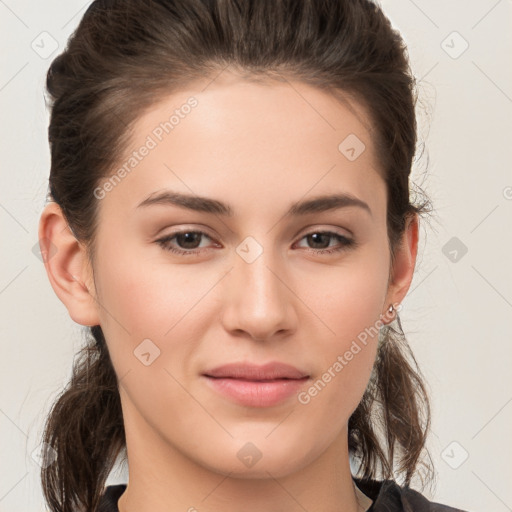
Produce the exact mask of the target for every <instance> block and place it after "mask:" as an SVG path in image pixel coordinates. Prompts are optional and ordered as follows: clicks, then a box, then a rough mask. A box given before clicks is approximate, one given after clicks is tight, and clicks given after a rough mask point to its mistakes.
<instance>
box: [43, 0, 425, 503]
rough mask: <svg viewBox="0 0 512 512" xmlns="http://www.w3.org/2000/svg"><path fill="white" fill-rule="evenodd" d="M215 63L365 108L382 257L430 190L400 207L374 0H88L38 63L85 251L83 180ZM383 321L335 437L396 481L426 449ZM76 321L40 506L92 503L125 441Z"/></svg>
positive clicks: (99, 356)
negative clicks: (69, 30)
mask: <svg viewBox="0 0 512 512" xmlns="http://www.w3.org/2000/svg"><path fill="white" fill-rule="evenodd" d="M227 66H230V68H231V69H236V70H237V71H238V72H239V73H240V75H241V76H244V77H245V78H247V79H255V80H256V79H258V78H267V79H272V78H273V79H281V80H282V79H283V77H286V78H287V79H289V78H291V79H295V80H300V81H302V82H304V83H308V84H310V85H313V86H316V87H319V88H322V89H324V90H328V91H331V92H332V93H333V94H339V93H342V94H346V95H348V96H352V97H353V98H356V99H358V100H359V101H360V104H362V105H363V106H364V107H365V108H366V109H367V111H368V112H369V114H370V117H371V120H372V126H373V130H372V133H373V139H374V140H373V142H374V144H375V145H376V148H377V150H378V155H379V161H380V162H381V170H380V171H379V172H382V175H383V177H384V179H385V182H386V187H387V204H388V209H387V226H388V238H389V247H390V252H391V257H392V258H393V255H394V254H395V250H396V248H397V244H399V242H400V240H401V237H402V235H403V234H404V230H405V226H406V221H407V220H408V218H410V217H411V216H415V215H417V214H422V213H428V212H429V211H430V210H429V208H430V202H429V200H428V199H427V200H425V201H424V202H423V203H422V204H420V205H415V204H413V203H412V202H411V200H410V197H409V175H410V172H411V167H412V160H413V157H414V154H415V151H416V139H417V133H416V130H417V126H416V117H415V105H416V102H417V96H416V90H415V85H416V84H415V79H414V77H413V75H412V73H411V71H410V67H409V62H408V55H407V50H406V47H405V44H404V42H403V40H402V38H401V37H400V35H399V33H398V31H396V30H394V29H393V28H392V26H391V24H390V22H389V20H388V19H387V18H386V17H385V15H384V14H383V12H382V11H381V9H380V7H379V6H378V5H376V4H375V3H373V2H371V1H369V0H357V1H356V0H259V1H258V2H252V1H249V0H208V1H207V0H186V1H185V0H181V1H180V0H110V1H108V0H105V1H101V0H96V1H95V2H93V3H92V5H91V6H90V7H89V9H88V10H87V12H86V13H85V14H84V16H83V18H82V20H81V22H80V24H79V26H78V28H77V29H76V30H75V32H74V33H73V34H72V36H71V37H70V39H69V41H68V44H67V47H66V49H65V51H64V52H63V53H61V54H60V55H58V56H57V57H56V58H55V59H54V61H53V62H52V63H51V66H50V68H49V70H48V75H47V82H46V86H47V90H48V92H49V95H50V100H51V102H50V103H51V117H50V125H49V130H48V133H49V141H50V147H51V171H50V179H49V194H50V198H51V199H52V200H54V201H55V202H57V203H58V205H59V206H60V208H61V209H62V211H63V214H64V215H65V217H66V220H67V222H68V224H69V226H70V228H71V229H72V231H73V233H74V235H75V236H76V238H77V240H78V241H79V242H80V243H83V244H84V246H85V247H86V248H87V250H88V254H89V256H90V259H91V261H92V262H93V261H94V259H93V258H94V234H95V231H96V222H97V209H98V200H97V198H96V197H95V195H94V193H93V191H94V189H95V187H97V186H98V183H99V182H100V181H101V180H102V179H103V178H105V177H106V176H108V175H109V173H111V172H112V170H113V169H115V166H116V164H118V162H119V161H120V158H121V156H122V153H123V151H124V150H125V149H126V147H127V144H128V141H129V138H130V134H131V129H132V126H133V123H134V122H135V121H136V120H137V118H138V117H139V116H140V115H141V114H142V113H143V112H144V110H145V109H147V108H148V107H150V106H151V105H152V104H154V103H155V102H156V101H158V100H160V99H163V98H165V97H166V96H167V95H169V94H171V93H172V92H173V91H178V90H179V89H180V88H182V87H184V86H186V85H187V84H190V83H191V82H192V81H194V80H197V79H204V78H205V77H212V79H213V78H214V77H215V76H216V75H218V74H219V73H220V72H221V71H222V70H223V69H225V68H226V67H227ZM392 261H394V260H393V259H392ZM393 323H395V322H392V324H389V325H385V326H384V327H383V328H382V331H381V339H380V343H379V347H378V352H377V359H376V362H375V365H374V368H373V373H372V376H371V378H370V382H369V383H368V386H367V389H366V391H365V394H364V396H363V398H362V400H361V402H360V404H359V406H358V407H357V409H356V410H355V411H354V413H353V414H352V416H351V417H350V419H349V424H348V427H349V449H350V452H351V455H352V456H354V457H355V458H356V459H358V460H359V462H360V466H359V468H358V475H361V476H362V478H365V479H367V478H373V479H377V478H378V477H381V478H386V479H387V478H389V479H395V475H402V474H404V475H405V478H404V483H405V485H407V486H408V485H409V483H410V480H411V478H412V476H413V475H414V474H416V473H417V469H416V468H417V466H418V464H419V463H420V462H421V457H420V455H421V454H422V452H423V451H424V450H425V451H426V453H427V455H428V451H427V450H426V446H425V443H426V438H427V433H428V430H429V428H430V404H429V399H428V393H427V391H426V387H425V384H424V382H423V378H422V376H421V372H420V370H419V368H418V366H417V363H416V360H415V359H414V356H413V355H412V352H411V351H410V349H409V346H408V344H407V341H406V339H405V335H404V333H403V329H402V326H401V323H400V318H399V317H398V316H397V318H396V323H397V325H398V329H396V328H395V327H393ZM89 330H90V331H88V332H90V336H89V338H88V340H87V343H86V345H85V346H84V347H83V348H82V350H81V351H80V352H79V354H78V357H77V358H76V359H75V362H74V365H73V374H72V378H71V381H70V383H69V385H68V386H67V387H66V389H65V390H64V391H63V392H62V394H61V395H60V396H59V397H58V399H57V400H56V402H55V403H54V405H53V407H52V409H51V411H50V413H49V416H48V419H47V422H46V425H45V431H44V435H43V440H44V441H45V442H46V443H47V445H45V446H46V447H47V448H46V450H45V451H44V453H43V469H42V473H41V478H42V485H43V491H44V496H45V499H46V501H47V502H48V504H49V506H50V510H51V511H52V512H57V511H59V512H71V511H76V510H87V511H94V510H96V508H97V506H98V503H99V499H100V496H101V494H102V492H103V489H104V485H105V482H106V479H107V477H108V475H109V473H110V471H111V469H112V468H113V466H114V464H115V462H116V460H117V457H118V456H119V455H120V454H121V452H122V450H123V449H124V448H125V436H124V427H123V419H122V411H121V404H120V398H119V392H118V381H117V376H116V374H115V371H114V368H113V366H112V364H111V361H110V357H109V353H108V350H107V345H106V343H105V339H104V336H103V332H102V330H101V327H100V326H94V327H92V328H89ZM377 427H379V428H380V429H381V430H382V432H381V433H380V432H379V431H378V430H377ZM50 448H51V449H52V450H55V452H53V451H52V450H51V449H50ZM52 454H54V455H56V460H55V462H54V463H50V462H51V460H52ZM395 458H397V459H398V461H397V463H395ZM429 458H430V456H429ZM422 464H423V463H422ZM424 467H425V468H426V469H427V470H428V471H430V472H431V471H432V468H431V466H430V465H429V464H424ZM422 481H423V480H422Z"/></svg>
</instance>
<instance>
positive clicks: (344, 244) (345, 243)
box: [155, 230, 358, 256]
mask: <svg viewBox="0 0 512 512" xmlns="http://www.w3.org/2000/svg"><path fill="white" fill-rule="evenodd" d="M186 233H194V234H201V235H205V236H206V237H207V238H210V240H212V238H211V237H210V236H208V234H207V233H205V232H204V231H197V230H196V231H194V230H184V231H177V232H176V233H172V234H171V235H167V236H165V237H163V238H160V239H159V240H156V241H155V243H157V244H158V245H160V247H162V248H163V249H164V250H166V251H169V252H172V253H175V254H179V255H181V256H199V255H200V253H201V252H202V251H201V250H198V249H191V250H188V251H187V250H183V249H176V248H175V247H172V246H170V245H169V242H170V241H171V240H173V239H174V238H176V236H178V235H183V234H186ZM310 235H331V237H334V238H336V239H337V240H338V241H339V242H340V244H341V245H340V246H338V247H336V248H334V249H312V248H309V247H307V248H306V249H307V250H309V251H313V252H315V253H317V254H332V253H336V252H341V251H343V250H345V249H352V248H355V247H356V246H357V245H358V244H357V242H356V241H355V240H353V239H350V238H347V237H345V236H343V235H340V234H338V233H335V232H333V231H311V232H310V233H306V234H305V235H304V236H303V237H302V238H301V239H300V240H302V239H304V238H306V237H307V236H310Z"/></svg>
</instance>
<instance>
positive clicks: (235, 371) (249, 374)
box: [203, 362, 309, 380]
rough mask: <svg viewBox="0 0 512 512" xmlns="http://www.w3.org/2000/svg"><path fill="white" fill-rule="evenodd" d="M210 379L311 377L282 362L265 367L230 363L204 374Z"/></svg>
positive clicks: (265, 365)
mask: <svg viewBox="0 0 512 512" xmlns="http://www.w3.org/2000/svg"><path fill="white" fill-rule="evenodd" d="M203 375H206V376H208V377H217V378H219V377H228V378H232V379H246V380H272V379H302V378H304V377H309V375H308V374H307V373H305V372H303V371H301V370H299V369H297V368H295V367H294V366H291V365H289V364H285V363H280V362H271V363H267V364H264V365H260V366H258V365H254V364H249V363H229V364H224V365H222V366H217V367H216V368H213V369H211V370H208V371H206V372H204V374H203Z"/></svg>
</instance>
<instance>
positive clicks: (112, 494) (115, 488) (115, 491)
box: [98, 484, 126, 512]
mask: <svg viewBox="0 0 512 512" xmlns="http://www.w3.org/2000/svg"><path fill="white" fill-rule="evenodd" d="M125 489H126V484H117V485H109V486H108V487H105V491H104V492H103V496H102V497H101V501H100V506H99V508H98V512H119V508H118V506H117V500H118V499H119V498H120V496H121V494H123V492H124V491H125Z"/></svg>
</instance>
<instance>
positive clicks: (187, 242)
mask: <svg viewBox="0 0 512 512" xmlns="http://www.w3.org/2000/svg"><path fill="white" fill-rule="evenodd" d="M202 237H206V238H209V239H210V240H211V238H210V237H209V236H208V235H207V234H206V233H205V232H203V231H192V230H186V231H178V232H176V233H173V234H171V235H167V236H165V237H163V238H160V239H159V240H157V241H156V243H157V244H159V245H160V246H161V247H162V248H164V249H165V250H166V251H170V252H173V253H175V254H181V255H191V256H194V255H198V254H199V253H200V252H201V251H197V250H195V249H197V248H198V247H199V246H198V242H200V241H201V238H202ZM174 239H176V243H177V244H178V245H179V246H182V247H183V248H182V249H179V248H176V247H174V246H173V245H172V244H171V242H172V240H174ZM184 249H187V250H184Z"/></svg>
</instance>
